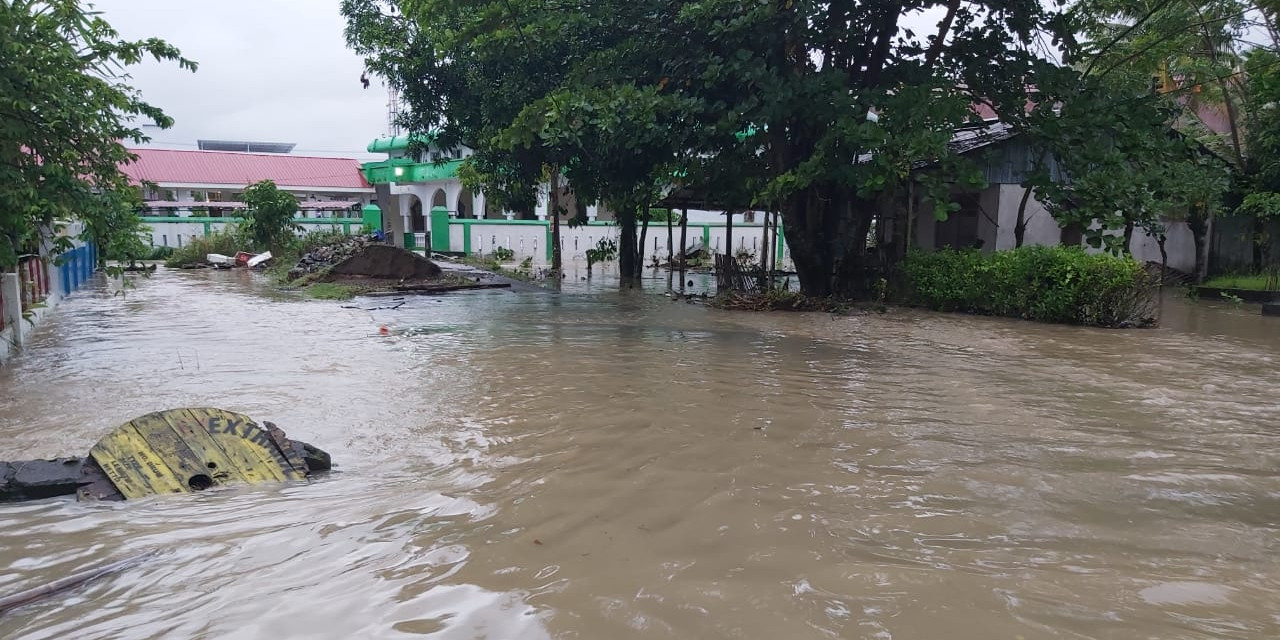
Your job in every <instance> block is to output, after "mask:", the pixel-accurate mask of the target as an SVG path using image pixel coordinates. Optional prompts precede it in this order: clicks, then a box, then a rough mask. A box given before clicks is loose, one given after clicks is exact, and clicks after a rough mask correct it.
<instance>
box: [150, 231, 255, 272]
mask: <svg viewBox="0 0 1280 640" xmlns="http://www.w3.org/2000/svg"><path fill="white" fill-rule="evenodd" d="M248 248H249V239H248V237H247V236H245V234H244V233H242V232H241V231H240V230H239V228H237V227H233V226H231V225H227V228H226V229H223V230H221V231H214V232H213V233H211V234H209V235H207V236H192V237H191V238H190V239H189V240H188V241H187V243H186V244H184V245H182V246H181V247H178V248H177V249H174V250H173V253H172V254H170V255H169V257H168V258H167V259H165V261H164V266H166V267H169V268H178V269H181V268H186V267H194V266H196V265H199V264H204V263H205V262H206V260H205V256H207V255H209V254H210V253H220V254H222V255H224V256H234V255H235V254H236V252H237V251H245V250H246V249H248Z"/></svg>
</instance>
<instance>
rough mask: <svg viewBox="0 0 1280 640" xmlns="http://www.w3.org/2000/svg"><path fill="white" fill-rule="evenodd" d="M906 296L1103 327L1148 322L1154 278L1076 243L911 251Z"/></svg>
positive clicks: (946, 306)
mask: <svg viewBox="0 0 1280 640" xmlns="http://www.w3.org/2000/svg"><path fill="white" fill-rule="evenodd" d="M903 275H904V276H905V281H904V283H903V284H904V285H905V291H904V292H903V298H904V299H905V301H906V302H910V303H913V304H919V305H922V306H925V307H928V308H930V309H935V310H938V311H962V312H966V313H978V314H984V315H996V316H1009V317H1014V318H1025V319H1027V320H1039V321H1041V322H1058V323H1065V324H1083V325H1092V326H1100V327H1134V326H1147V325H1150V324H1152V323H1153V311H1154V305H1153V300H1154V292H1155V289H1156V284H1157V283H1156V279H1155V278H1153V277H1152V276H1151V274H1149V273H1148V272H1147V271H1146V269H1144V268H1143V266H1142V265H1141V264H1139V263H1138V262H1137V261H1135V260H1133V259H1131V258H1119V257H1116V256H1111V255H1106V254H1091V253H1085V252H1084V251H1083V250H1082V249H1079V248H1076V247H1043V246H1034V247H1022V248H1020V249H1013V250H1011V251H997V252H994V253H982V252H980V251H978V250H975V249H970V250H964V251H956V250H952V249H944V250H941V251H931V252H926V251H914V252H912V253H911V254H910V255H909V256H907V260H906V262H904V263H903Z"/></svg>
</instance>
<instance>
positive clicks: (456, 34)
mask: <svg viewBox="0 0 1280 640" xmlns="http://www.w3.org/2000/svg"><path fill="white" fill-rule="evenodd" d="M1158 4H1159V6H1158V7H1157V8H1158V9H1160V8H1163V7H1166V6H1172V5H1173V3H1158ZM1183 4H1184V5H1185V6H1187V7H1191V8H1190V9H1180V11H1182V20H1183V21H1182V22H1181V23H1178V25H1180V26H1177V25H1175V26H1170V24H1171V22H1176V21H1175V20H1173V19H1172V18H1170V19H1168V20H1165V19H1164V18H1161V19H1160V20H1151V16H1150V15H1147V14H1148V13H1151V7H1149V6H1147V5H1144V4H1140V3H1132V2H1128V3H1127V2H1126V0H1091V2H1089V3H1084V2H1081V3H1076V5H1074V6H1073V7H1071V8H1064V7H1062V6H1060V5H1059V6H1057V7H1045V6H1042V5H1041V3H1039V2H1037V1H1036V0H1000V1H996V0H978V1H968V0H967V1H965V2H961V1H960V0H913V1H911V2H901V1H895V0H874V1H871V2H851V1H839V0H830V1H827V0H779V1H775V2H765V3H744V2H741V1H740V0H697V1H694V2H673V1H670V0H639V1H636V0H627V1H626V2H623V1H620V0H599V1H593V2H590V3H580V4H574V5H565V4H564V3H560V2H552V1H549V0H449V1H448V2H446V1H445V0H344V2H343V5H342V10H343V13H344V15H345V16H346V17H347V19H348V27H347V38H348V42H349V44H350V45H351V46H352V47H353V48H354V49H355V50H356V51H357V52H359V53H361V54H363V55H365V56H366V59H367V64H368V66H369V68H370V70H372V71H373V72H375V73H377V74H379V75H381V76H383V77H384V78H386V79H387V81H388V82H390V83H391V84H392V85H394V86H395V87H397V88H398V89H399V90H400V92H401V95H402V96H403V98H404V99H405V101H406V102H407V104H408V106H409V109H408V110H407V112H406V113H405V116H404V118H403V121H402V123H401V124H403V125H405V126H406V127H407V128H408V129H409V130H410V131H411V132H415V133H421V132H426V131H428V130H431V131H436V132H437V133H438V137H437V138H436V139H437V141H438V142H439V143H440V144H442V145H443V146H450V145H456V144H465V145H467V146H469V147H471V148H472V149H474V150H475V152H476V155H475V156H474V157H473V158H472V159H471V160H470V161H469V163H468V167H467V169H466V171H465V172H464V173H465V175H466V176H467V177H468V179H469V180H470V181H471V182H473V183H474V184H475V185H476V186H482V187H483V188H485V189H486V191H487V192H488V193H490V195H491V197H492V198H494V199H495V200H497V201H500V202H505V203H508V205H513V204H514V205H518V204H519V203H523V202H529V201H531V199H532V191H531V189H532V188H533V186H534V185H535V184H536V183H537V182H538V181H539V180H540V179H541V177H542V176H543V175H545V168H546V167H547V166H555V167H560V168H562V170H563V173H564V175H565V176H566V177H567V178H568V179H569V181H570V183H571V184H572V186H573V188H574V190H575V191H576V192H577V193H578V195H579V196H580V197H584V198H586V199H588V200H596V199H598V200H601V201H604V202H606V203H607V204H608V205H609V206H610V208H611V209H613V210H614V211H615V212H616V213H617V216H618V219H619V223H620V225H621V226H622V237H621V255H620V265H621V267H622V272H623V274H624V275H629V274H631V273H633V271H632V267H633V265H635V262H636V261H635V255H636V248H635V245H636V242H635V239H636V232H635V227H636V223H637V221H638V220H641V219H642V217H643V216H642V210H643V207H644V206H645V205H647V204H648V203H649V201H650V200H652V198H653V194H654V192H655V188H656V187H660V186H662V185H664V184H674V185H675V186H682V185H683V186H693V187H696V188H698V189H700V190H702V191H703V192H704V193H710V194H714V196H715V197H716V198H718V200H716V201H715V203H714V206H716V207H718V208H723V209H741V208H746V207H748V206H749V207H753V208H758V209H772V210H777V211H780V212H781V214H782V218H783V221H784V224H785V225H786V228H787V233H786V239H787V242H788V243H789V244H790V246H791V250H792V251H791V255H792V258H793V260H794V262H795V264H796V268H797V271H798V276H799V280H800V283H801V287H802V289H803V290H804V291H805V292H806V293H809V294H812V295H823V296H825V295H831V294H837V295H849V296H857V295H860V294H862V293H865V292H866V291H867V289H868V288H869V287H871V286H873V284H872V283H873V282H874V279H876V278H878V277H879V275H880V274H882V273H883V271H884V269H885V268H886V267H887V266H889V265H892V264H893V263H894V262H895V261H896V260H899V259H900V258H901V257H902V256H903V255H904V254H905V251H906V247H907V245H908V244H909V242H910V238H909V233H910V226H911V223H910V219H911V218H912V217H914V211H913V210H912V205H911V204H910V203H912V202H918V201H921V200H922V199H923V200H925V201H928V202H932V203H933V206H934V213H935V214H936V215H937V216H938V218H939V219H943V218H945V217H946V215H947V213H948V211H950V210H951V209H953V208H954V205H950V204H949V202H948V201H949V198H950V194H951V193H952V192H953V190H955V189H956V188H958V187H973V186H975V185H980V183H981V177H980V174H978V173H977V172H976V166H975V164H974V163H973V162H972V161H971V160H972V159H971V158H970V156H962V155H959V154H958V153H957V152H956V150H955V148H954V147H953V146H952V145H951V144H950V143H951V140H952V133H953V132H954V131H955V130H956V129H957V128H958V127H962V126H965V125H972V124H974V123H975V120H976V116H975V112H974V105H975V104H978V103H982V104H984V105H986V106H987V107H989V108H990V109H991V110H992V111H994V113H995V115H996V116H997V117H999V118H1000V119H1001V120H1002V121H1005V122H1008V123H1010V124H1011V125H1013V126H1014V127H1015V128H1017V130H1018V131H1019V132H1020V133H1021V134H1023V135H1024V136H1025V139H1026V140H1028V144H1030V145H1031V146H1032V147H1033V148H1037V149H1039V150H1040V151H1042V152H1043V154H1044V155H1045V156H1046V157H1057V158H1061V159H1062V160H1061V162H1059V163H1057V164H1056V169H1055V171H1049V170H1048V163H1046V164H1044V165H1043V166H1040V167H1037V169H1038V170H1036V171H1030V172H1029V173H1028V176H1027V179H1026V182H1025V184H1026V185H1027V186H1028V187H1034V188H1035V189H1037V190H1038V191H1041V192H1043V194H1044V197H1045V200H1046V201H1047V202H1046V203H1047V204H1048V205H1049V209H1050V211H1051V213H1052V214H1053V215H1054V216H1055V217H1056V218H1058V221H1059V223H1060V224H1062V225H1064V226H1076V227H1078V228H1081V229H1084V230H1092V238H1091V240H1092V241H1093V242H1094V243H1095V244H1097V245H1099V246H1101V245H1104V244H1108V243H1109V244H1110V246H1111V247H1112V248H1115V249H1117V250H1125V249H1127V244H1126V245H1125V246H1120V242H1119V241H1118V240H1114V239H1112V240H1108V238H1113V237H1114V236H1113V235H1109V234H1111V233H1112V232H1116V231H1124V232H1125V235H1126V236H1127V234H1129V233H1132V230H1133V229H1134V228H1142V229H1146V230H1151V231H1157V232H1159V231H1160V230H1161V228H1158V226H1159V225H1158V224H1157V223H1158V221H1159V220H1160V219H1161V218H1162V217H1168V216H1169V215H1172V214H1174V213H1175V211H1179V210H1185V209H1186V208H1187V206H1188V205H1189V204H1190V205H1199V206H1201V207H1202V208H1208V206H1209V205H1208V203H1209V202H1211V201H1215V200H1216V198H1217V196H1216V194H1217V192H1219V191H1220V190H1221V186H1222V183H1223V175H1224V173H1223V167H1222V166H1221V165H1219V164H1216V161H1215V160H1212V159H1211V158H1208V156H1207V153H1206V151H1207V148H1205V147H1204V145H1203V144H1202V142H1201V141H1198V140H1195V139H1193V138H1192V137H1190V136H1187V135H1181V134H1177V133H1173V132H1171V131H1170V125H1172V124H1175V123H1176V122H1175V121H1176V120H1177V118H1178V117H1179V113H1181V111H1180V109H1179V107H1181V106H1185V103H1178V102H1176V101H1175V100H1174V99H1173V97H1168V98H1162V97H1161V96H1158V95H1152V94H1151V91H1150V86H1149V85H1150V78H1151V70H1150V69H1148V68H1146V67H1144V66H1143V65H1147V66H1152V65H1154V67H1155V68H1156V69H1157V70H1160V71H1161V72H1163V73H1165V74H1166V75H1168V74H1170V73H1173V74H1175V75H1178V77H1179V78H1181V79H1183V80H1187V79H1194V78H1203V80H1202V81H1203V82H1206V83H1207V82H1208V81H1209V79H1210V78H1211V77H1218V76H1220V75H1221V73H1220V72H1221V67H1222V62H1221V61H1219V62H1217V63H1215V64H1216V66H1215V64H1200V65H1199V66H1195V65H1192V64H1191V63H1185V64H1182V63H1176V64H1174V65H1173V66H1172V67H1171V66H1170V64H1169V62H1168V60H1167V59H1168V58H1172V57H1174V54H1173V53H1171V52H1173V51H1174V50H1175V49H1176V47H1178V46H1182V45H1185V44H1187V43H1188V42H1192V41H1197V40H1196V39H1197V38H1198V39H1199V40H1198V41H1202V42H1203V43H1205V46H1216V45H1215V43H1216V42H1217V41H1216V40H1215V37H1214V36H1213V35H1205V34H1204V33H1203V31H1204V30H1203V29H1200V30H1199V31H1197V30H1196V27H1197V26H1198V25H1196V24H1192V23H1191V22H1190V21H1191V18H1190V17H1188V16H1197V19H1199V18H1198V16H1201V14H1203V13H1204V12H1205V9H1204V7H1206V6H1209V4H1208V3H1201V4H1200V5H1196V4H1195V3H1194V2H1192V3H1183ZM1143 7H1147V8H1146V9H1145V10H1144V9H1143ZM1197 7H1199V8H1197ZM925 10H935V13H936V14H937V15H939V16H940V19H939V20H938V22H937V23H936V24H934V25H932V26H930V28H929V29H928V30H927V31H928V32H927V33H919V32H917V31H915V30H913V29H912V28H910V23H911V21H910V19H909V18H910V16H912V15H915V14H917V13H919V12H921V11H925ZM1200 21H1201V22H1205V20H1200ZM1214 24H1217V25H1218V26H1220V27H1222V29H1219V30H1218V31H1217V32H1214V33H1221V32H1222V30H1223V29H1228V27H1230V26H1231V25H1228V24H1227V23H1226V22H1224V21H1221V20H1220V21H1219V22H1217V23H1214ZM1117 25H1118V26H1117ZM1155 27H1159V28H1160V29H1164V31H1160V30H1159V29H1156V28H1155ZM1176 29H1182V30H1184V31H1190V32H1191V33H1192V34H1191V35H1190V36H1186V37H1182V36H1179V37H1176V38H1175V37H1169V31H1170V30H1176ZM1228 30H1229V29H1228ZM1166 41H1167V42H1168V43H1169V44H1165V43H1166ZM1153 43H1154V44H1153ZM1160 56H1164V57H1165V58H1166V60H1165V61H1164V62H1161V60H1160ZM1063 61H1065V63H1064V62H1063ZM1175 62H1176V61H1175ZM1178 64H1182V66H1180V67H1179V66H1177V65H1178ZM1193 73H1199V74H1201V75H1199V76H1193V75H1192V74H1193ZM1028 105H1032V106H1033V108H1031V109H1030V110H1028ZM921 165H931V166H934V167H937V168H938V170H934V171H925V172H919V171H913V169H914V168H918V167H920V166H921Z"/></svg>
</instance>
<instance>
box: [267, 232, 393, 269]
mask: <svg viewBox="0 0 1280 640" xmlns="http://www.w3.org/2000/svg"><path fill="white" fill-rule="evenodd" d="M379 244H381V243H380V242H378V240H377V239H375V238H373V237H372V236H347V237H345V238H343V239H342V240H341V241H339V242H334V243H331V244H326V245H322V246H319V247H316V248H314V249H312V250H310V251H308V252H306V253H304V254H302V257H301V258H299V259H298V264H297V265H295V266H294V267H293V268H292V269H290V270H289V279H290V280H297V279H298V278H301V277H302V276H305V275H307V274H309V273H326V272H328V271H329V269H331V268H333V266H334V265H336V264H338V263H339V262H342V261H344V260H346V259H347V258H350V257H351V256H354V255H357V254H359V253H362V252H364V250H365V249H366V248H367V247H371V246H376V245H379Z"/></svg>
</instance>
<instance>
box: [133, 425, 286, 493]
mask: <svg viewBox="0 0 1280 640" xmlns="http://www.w3.org/2000/svg"><path fill="white" fill-rule="evenodd" d="M158 415H161V416H163V418H164V421H165V423H166V424H167V425H168V427H169V428H170V429H171V430H172V431H173V432H174V434H176V435H177V436H178V437H179V438H181V439H182V441H183V442H185V443H186V445H187V446H188V447H190V448H191V450H192V451H193V452H195V454H196V455H197V456H200V457H201V458H202V459H203V460H204V464H205V466H206V467H209V465H210V464H212V465H213V468H212V470H213V471H214V472H215V474H214V475H213V477H214V479H215V480H217V481H219V482H248V483H253V482H263V481H264V480H266V478H264V477H262V475H261V474H259V473H257V472H256V471H254V470H253V469H252V468H248V469H246V468H244V467H242V466H240V465H239V464H236V463H235V462H234V461H233V460H232V459H231V457H230V456H228V455H227V454H226V452H224V451H223V450H222V447H220V446H218V443H217V442H214V440H213V436H211V435H209V432H208V430H207V429H206V428H205V425H204V424H202V423H201V422H200V419H199V418H197V417H196V416H194V415H192V414H191V412H190V411H187V410H186V409H176V410H173V411H163V412H161V413H160V414H158ZM219 474H225V475H224V476H220V475H219Z"/></svg>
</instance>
